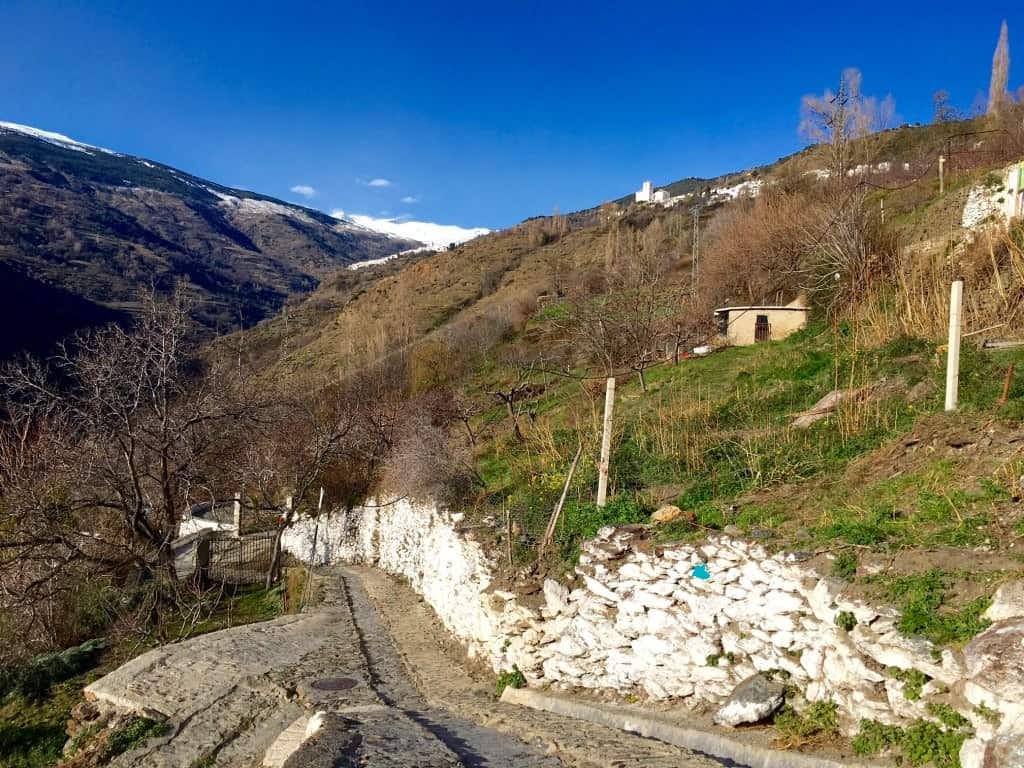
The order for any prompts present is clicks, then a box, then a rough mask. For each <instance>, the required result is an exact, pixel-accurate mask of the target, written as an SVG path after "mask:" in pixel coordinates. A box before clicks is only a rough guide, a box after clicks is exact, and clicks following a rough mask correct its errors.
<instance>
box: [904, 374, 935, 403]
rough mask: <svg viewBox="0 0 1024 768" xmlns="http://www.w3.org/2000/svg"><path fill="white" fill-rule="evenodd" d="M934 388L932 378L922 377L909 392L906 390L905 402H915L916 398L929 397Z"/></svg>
mask: <svg viewBox="0 0 1024 768" xmlns="http://www.w3.org/2000/svg"><path fill="white" fill-rule="evenodd" d="M935 389H936V386H935V382H934V381H933V380H932V379H922V380H921V381H919V382H917V384H915V385H914V386H912V387H911V388H910V391H909V392H907V402H908V403H916V402H917V401H918V400H924V399H925V398H926V397H931V395H932V393H933V392H934V391H935Z"/></svg>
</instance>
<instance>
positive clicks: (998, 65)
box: [988, 20, 1010, 117]
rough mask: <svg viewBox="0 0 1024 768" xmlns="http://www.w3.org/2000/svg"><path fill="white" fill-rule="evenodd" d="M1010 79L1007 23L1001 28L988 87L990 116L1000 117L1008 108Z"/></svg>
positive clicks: (1004, 22)
mask: <svg viewBox="0 0 1024 768" xmlns="http://www.w3.org/2000/svg"><path fill="white" fill-rule="evenodd" d="M1009 79H1010V39H1009V30H1008V29H1007V27H1006V21H1005V20H1004V21H1003V25H1002V27H1000V28H999V42H997V43H996V50H995V53H993V54H992V78H991V80H989V86H988V114H990V115H994V116H996V117H998V116H999V115H1000V113H1001V112H1002V111H1003V110H1004V109H1005V108H1006V105H1007V102H1009V100H1010V96H1009V88H1008V86H1009Z"/></svg>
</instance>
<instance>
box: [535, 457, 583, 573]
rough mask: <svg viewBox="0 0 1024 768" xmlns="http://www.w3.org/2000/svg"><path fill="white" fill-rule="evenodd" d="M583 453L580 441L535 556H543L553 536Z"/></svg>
mask: <svg viewBox="0 0 1024 768" xmlns="http://www.w3.org/2000/svg"><path fill="white" fill-rule="evenodd" d="M582 455H583V441H580V445H579V447H578V448H577V449H576V455H575V456H574V457H573V460H572V466H570V467H569V474H567V475H566V476H565V485H563V486H562V495H561V496H560V497H559V499H558V503H557V504H556V505H555V511H554V512H552V513H551V519H550V520H548V527H547V530H545V531H544V538H543V539H541V542H540V552H539V553H538V555H537V557H538V558H541V557H544V550H546V549H547V548H548V545H549V544H551V540H552V539H553V538H554V537H555V526H556V525H558V518H559V517H560V516H561V514H562V507H564V506H565V497H566V496H568V495H569V486H570V485H571V484H572V476H573V475H575V474H576V465H577V464H579V463H580V456H582Z"/></svg>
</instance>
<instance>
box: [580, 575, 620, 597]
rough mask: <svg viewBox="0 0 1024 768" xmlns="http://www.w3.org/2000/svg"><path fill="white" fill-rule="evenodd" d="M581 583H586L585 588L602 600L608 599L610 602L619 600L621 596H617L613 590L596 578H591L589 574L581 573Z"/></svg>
mask: <svg viewBox="0 0 1024 768" xmlns="http://www.w3.org/2000/svg"><path fill="white" fill-rule="evenodd" d="M583 583H584V584H586V585H587V589H589V590H590V591H591V592H593V593H594V594H595V595H597V596H598V597H600V598H601V599H602V600H608V601H609V602H612V603H617V602H619V601H620V600H621V599H622V598H621V597H619V596H618V595H617V594H615V592H613V591H612V590H611V589H609V588H608V587H606V586H605V585H604V584H602V583H601V582H600V581H598V580H597V579H594V578H591V577H590V576H587V575H585V574H584V575H583Z"/></svg>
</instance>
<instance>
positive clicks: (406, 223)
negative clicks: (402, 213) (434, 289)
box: [332, 211, 491, 249]
mask: <svg viewBox="0 0 1024 768" xmlns="http://www.w3.org/2000/svg"><path fill="white" fill-rule="evenodd" d="M332 215H333V216H334V217H335V218H338V219H341V220H343V221H351V222H353V223H355V224H358V225H359V226H361V227H365V228H366V229H371V230H373V231H375V232H383V233H385V234H388V235H392V236H394V237H401V238H404V239H407V240H418V241H419V242H421V243H423V244H424V246H426V247H429V248H432V249H438V248H447V247H448V246H450V245H458V244H460V243H464V242H466V241H467V240H472V239H473V238H475V237H480V236H481V235H486V234H489V233H490V231H491V230H489V229H485V228H483V227H473V228H466V227H459V226H456V225H455V224H435V223H433V222H430V221H411V220H408V219H400V218H393V219H386V218H384V219H378V218H374V217H372V216H365V215H363V214H358V213H356V214H349V213H345V212H344V211H333V212H332Z"/></svg>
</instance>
